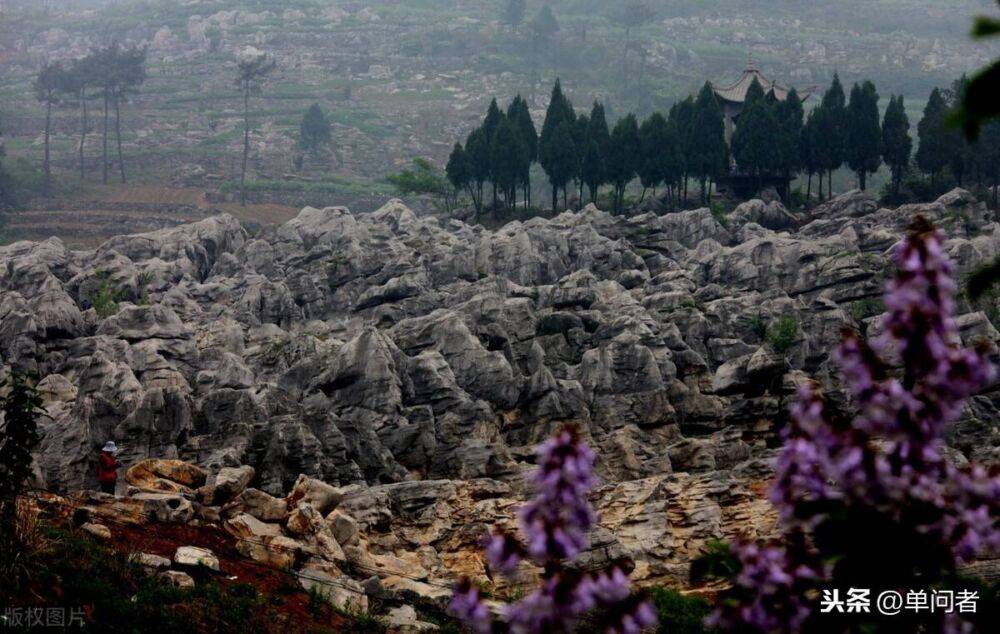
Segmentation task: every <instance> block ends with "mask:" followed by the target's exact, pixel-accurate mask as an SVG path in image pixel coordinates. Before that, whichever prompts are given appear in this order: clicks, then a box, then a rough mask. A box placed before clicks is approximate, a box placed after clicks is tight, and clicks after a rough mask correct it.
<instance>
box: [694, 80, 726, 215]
mask: <svg viewBox="0 0 1000 634" xmlns="http://www.w3.org/2000/svg"><path fill="white" fill-rule="evenodd" d="M728 151H729V150H728V148H727V147H726V131H725V126H724V124H723V122H722V110H721V108H720V107H719V102H718V100H717V99H716V98H715V91H714V90H712V85H711V84H710V83H708V82H705V85H704V86H703V87H702V89H701V92H699V93H698V98H697V99H696V100H695V102H694V108H693V112H692V123H691V138H690V144H689V145H688V155H687V156H688V161H687V162H688V169H689V173H690V174H691V176H693V177H695V178H697V179H698V181H699V182H700V183H701V201H702V204H707V203H708V187H707V183H708V181H709V179H714V178H716V177H717V176H719V175H720V174H724V173H725V172H726V161H727V156H728ZM685 194H686V192H685Z"/></svg>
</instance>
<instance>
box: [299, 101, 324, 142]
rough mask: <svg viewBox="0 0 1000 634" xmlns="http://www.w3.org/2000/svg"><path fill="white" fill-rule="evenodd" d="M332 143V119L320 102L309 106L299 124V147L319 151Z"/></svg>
mask: <svg viewBox="0 0 1000 634" xmlns="http://www.w3.org/2000/svg"><path fill="white" fill-rule="evenodd" d="M329 143H330V121H329V120H328V119H327V118H326V113H324V112H323V109H322V108H320V106H319V104H318V103H314V104H313V105H311V106H309V109H308V110H306V113H305V114H304V115H302V123H300V124H299V147H301V148H302V149H304V150H308V151H310V152H318V151H319V150H320V148H322V147H323V146H325V145H328V144H329Z"/></svg>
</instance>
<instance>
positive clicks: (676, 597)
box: [649, 588, 712, 634]
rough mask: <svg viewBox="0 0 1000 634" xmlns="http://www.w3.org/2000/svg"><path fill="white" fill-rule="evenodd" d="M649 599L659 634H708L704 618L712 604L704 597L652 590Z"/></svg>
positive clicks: (659, 589) (673, 591)
mask: <svg viewBox="0 0 1000 634" xmlns="http://www.w3.org/2000/svg"><path fill="white" fill-rule="evenodd" d="M649 597H650V599H652V601H653V605H654V606H656V615H657V617H658V618H659V621H660V623H659V625H658V626H657V628H656V631H657V632H658V633H659V634H702V633H704V632H710V631H712V630H709V629H708V628H707V627H705V617H706V616H708V613H709V612H711V611H712V604H711V603H709V601H708V600H707V599H705V598H704V597H689V596H685V595H683V594H681V593H680V592H677V591H675V590H667V589H665V588H653V589H652V590H650V592H649Z"/></svg>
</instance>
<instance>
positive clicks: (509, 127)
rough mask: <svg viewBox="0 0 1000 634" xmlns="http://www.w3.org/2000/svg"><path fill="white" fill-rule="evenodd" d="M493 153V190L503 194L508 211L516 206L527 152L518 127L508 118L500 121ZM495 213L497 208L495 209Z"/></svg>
mask: <svg viewBox="0 0 1000 634" xmlns="http://www.w3.org/2000/svg"><path fill="white" fill-rule="evenodd" d="M491 145H492V147H491V151H492V153H493V155H492V159H491V160H490V164H491V165H492V174H493V190H494V191H497V190H498V189H499V191H500V192H501V193H502V194H503V197H504V204H505V205H506V207H507V208H508V209H513V208H514V206H515V205H516V196H517V185H518V177H519V176H520V174H521V164H522V161H523V160H524V156H525V155H526V154H527V150H525V149H524V146H523V145H522V144H521V139H520V136H519V135H518V131H517V125H516V124H515V123H513V122H512V121H511V120H510V119H508V118H507V117H504V118H503V119H502V120H501V121H500V125H499V126H498V127H497V130H496V133H495V134H494V136H493V143H492V144H491ZM494 213H496V208H495V207H494Z"/></svg>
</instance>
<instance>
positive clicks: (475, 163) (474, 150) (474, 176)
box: [465, 127, 492, 219]
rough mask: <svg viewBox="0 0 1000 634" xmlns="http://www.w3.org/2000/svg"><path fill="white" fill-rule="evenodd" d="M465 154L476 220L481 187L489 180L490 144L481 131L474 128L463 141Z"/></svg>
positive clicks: (479, 207) (480, 208)
mask: <svg viewBox="0 0 1000 634" xmlns="http://www.w3.org/2000/svg"><path fill="white" fill-rule="evenodd" d="M465 153H466V155H467V156H468V159H469V167H470V168H471V181H470V186H471V187H473V188H474V190H475V194H473V202H474V203H475V205H476V218H477V219H478V218H479V214H480V213H482V209H483V185H484V184H485V183H486V181H488V180H489V179H490V160H491V158H492V156H491V154H490V142H489V141H488V140H487V139H486V133H485V132H484V131H483V129H482V128H481V127H480V128H476V129H475V130H473V131H472V132H471V133H469V136H468V137H467V138H466V140H465Z"/></svg>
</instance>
